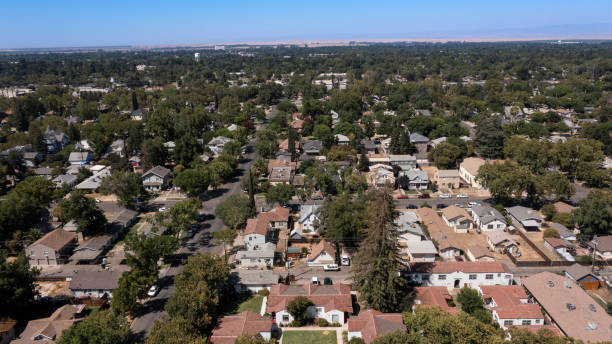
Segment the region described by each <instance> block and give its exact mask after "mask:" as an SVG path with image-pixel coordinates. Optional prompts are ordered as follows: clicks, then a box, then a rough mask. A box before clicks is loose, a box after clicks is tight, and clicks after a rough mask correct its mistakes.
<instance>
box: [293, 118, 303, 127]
mask: <svg viewBox="0 0 612 344" xmlns="http://www.w3.org/2000/svg"><path fill="white" fill-rule="evenodd" d="M303 126H304V120H303V119H296V120H293V121H292V122H291V128H293V129H302V127H303Z"/></svg>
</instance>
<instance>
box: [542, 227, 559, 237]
mask: <svg viewBox="0 0 612 344" xmlns="http://www.w3.org/2000/svg"><path fill="white" fill-rule="evenodd" d="M542 235H543V236H544V238H560V237H561V236H560V235H559V232H557V230H556V229H554V228H546V229H545V230H544V232H543V233H542Z"/></svg>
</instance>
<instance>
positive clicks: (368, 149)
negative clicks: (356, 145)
mask: <svg viewBox="0 0 612 344" xmlns="http://www.w3.org/2000/svg"><path fill="white" fill-rule="evenodd" d="M359 142H360V143H361V145H362V146H363V149H364V150H365V153H366V154H376V144H375V143H374V142H372V141H370V140H368V139H361V141H359Z"/></svg>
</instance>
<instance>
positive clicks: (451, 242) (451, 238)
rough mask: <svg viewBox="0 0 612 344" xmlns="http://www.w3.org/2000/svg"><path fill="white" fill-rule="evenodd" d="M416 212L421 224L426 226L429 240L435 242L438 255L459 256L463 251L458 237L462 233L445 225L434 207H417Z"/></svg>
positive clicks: (443, 256)
mask: <svg viewBox="0 0 612 344" xmlns="http://www.w3.org/2000/svg"><path fill="white" fill-rule="evenodd" d="M416 213H417V215H418V216H419V220H420V222H421V224H422V225H423V226H427V229H428V231H429V236H430V238H431V240H435V241H436V242H437V247H438V254H439V255H440V257H442V258H444V259H452V260H455V259H456V257H460V256H461V255H462V254H463V253H464V252H463V249H464V248H463V244H461V242H462V241H461V239H460V238H458V236H461V235H463V234H458V233H456V232H455V231H454V230H453V229H452V228H450V227H449V226H447V225H446V223H445V222H444V220H443V219H442V218H441V217H440V216H438V214H437V213H436V211H435V210H434V209H431V208H419V209H417V211H416Z"/></svg>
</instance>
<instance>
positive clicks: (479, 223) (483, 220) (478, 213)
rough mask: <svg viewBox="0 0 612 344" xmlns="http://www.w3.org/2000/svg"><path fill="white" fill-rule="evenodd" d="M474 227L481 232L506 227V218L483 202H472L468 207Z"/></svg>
mask: <svg viewBox="0 0 612 344" xmlns="http://www.w3.org/2000/svg"><path fill="white" fill-rule="evenodd" d="M470 212H471V213H472V217H473V218H474V224H475V226H476V228H478V229H480V230H481V231H482V232H488V231H490V230H493V229H501V230H504V229H506V219H505V218H504V217H503V216H502V214H501V213H500V212H499V211H497V209H495V208H493V207H491V206H489V205H483V204H479V203H478V204H474V205H473V206H472V208H471V209H470Z"/></svg>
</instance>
